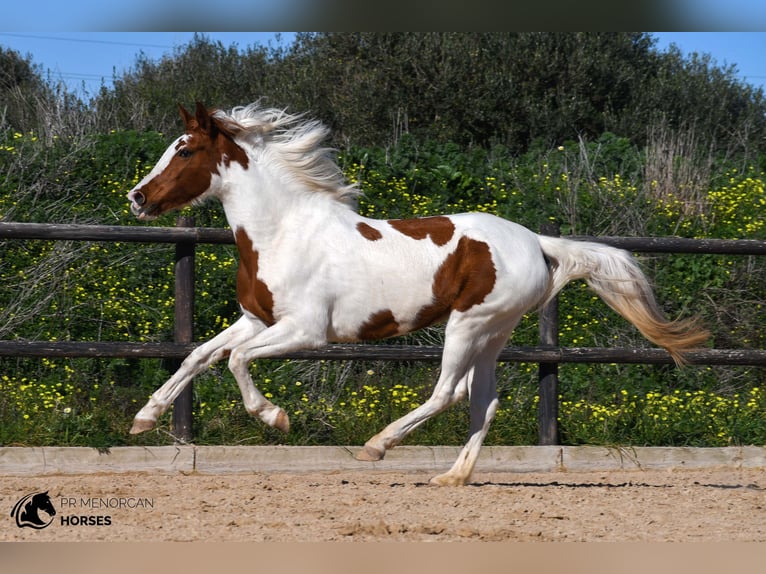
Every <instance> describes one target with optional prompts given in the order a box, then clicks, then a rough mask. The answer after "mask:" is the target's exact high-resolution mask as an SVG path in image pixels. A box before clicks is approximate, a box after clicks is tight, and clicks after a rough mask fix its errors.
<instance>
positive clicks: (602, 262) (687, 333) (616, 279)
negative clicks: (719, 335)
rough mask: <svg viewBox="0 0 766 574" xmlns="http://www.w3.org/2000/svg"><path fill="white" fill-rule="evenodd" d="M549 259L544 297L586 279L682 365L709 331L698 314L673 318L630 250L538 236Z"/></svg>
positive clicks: (604, 298)
mask: <svg viewBox="0 0 766 574" xmlns="http://www.w3.org/2000/svg"><path fill="white" fill-rule="evenodd" d="M539 238H540V246H541V248H542V251H543V253H544V254H545V256H546V257H547V258H548V260H549V261H550V267H551V280H550V284H549V287H548V292H547V293H546V296H545V299H544V302H547V301H549V300H550V299H552V298H553V297H554V296H555V295H556V294H557V293H558V292H559V291H560V290H561V289H562V288H563V287H564V286H565V285H566V284H567V283H569V282H570V281H573V280H575V279H584V280H585V282H586V283H587V284H588V286H589V287H590V288H591V289H593V291H595V292H596V294H597V295H598V296H599V297H601V299H603V300H604V302H605V303H606V304H607V305H609V306H610V307H611V308H612V309H614V310H615V311H616V312H617V313H619V314H620V315H622V316H623V317H624V318H625V319H627V320H628V321H630V322H631V323H632V324H633V325H635V327H636V328H637V329H638V330H639V331H640V332H641V334H642V335H643V336H644V337H646V338H647V339H648V340H649V341H651V342H652V343H654V344H656V345H659V346H660V347H664V348H665V350H667V351H668V353H670V356H671V357H673V360H674V361H675V362H676V364H677V365H683V364H685V363H686V361H685V359H684V356H683V354H684V352H686V351H688V350H690V349H693V348H697V347H699V346H700V345H701V344H703V343H704V342H705V341H707V340H708V338H709V337H710V333H709V332H708V331H706V330H705V329H703V328H701V327H700V326H699V325H698V321H697V320H696V319H682V320H676V321H669V320H668V319H666V318H665V316H664V314H663V312H662V311H661V309H660V307H659V305H658V304H657V301H656V299H655V297H654V293H653V291H652V287H651V285H650V284H649V280H648V279H647V278H646V276H645V275H644V273H643V272H642V271H641V268H640V267H639V265H638V263H637V261H636V259H635V258H634V257H633V256H632V255H631V254H630V253H628V252H627V251H623V250H622V249H617V248H614V247H610V246H608V245H604V244H601V243H592V242H584V241H573V240H568V239H563V238H557V237H547V236H544V235H541V236H539Z"/></svg>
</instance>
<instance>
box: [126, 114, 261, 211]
mask: <svg viewBox="0 0 766 574" xmlns="http://www.w3.org/2000/svg"><path fill="white" fill-rule="evenodd" d="M178 108H179V110H180V112H181V118H182V119H183V122H184V127H185V130H186V131H185V133H184V135H182V136H181V137H179V138H178V139H177V140H176V141H175V144H174V145H171V146H170V147H169V148H168V149H167V151H166V152H165V153H164V154H163V156H162V157H161V158H160V160H159V161H158V162H157V165H155V166H154V169H152V171H151V172H149V174H148V175H147V176H146V177H144V179H142V180H141V181H140V182H139V183H138V185H136V187H134V188H133V189H132V190H131V191H130V192H129V193H128V200H130V209H131V211H132V212H133V215H135V216H136V217H138V218H139V219H144V220H149V219H154V218H156V217H158V216H160V215H162V214H163V213H166V212H168V211H171V210H173V209H179V208H181V207H184V206H186V205H188V204H190V203H192V202H194V201H195V200H202V199H203V198H204V196H205V195H207V194H210V193H214V192H215V190H216V189H217V187H218V186H219V185H220V177H218V176H219V174H220V171H219V169H218V166H219V165H221V164H222V163H225V164H226V165H227V166H228V165H229V164H230V162H232V161H234V162H237V163H239V164H240V165H241V166H242V168H243V169H247V166H248V157H247V154H246V153H245V152H244V150H243V149H242V148H241V147H240V146H238V145H237V144H236V143H235V142H234V137H233V134H232V133H231V132H230V131H229V130H228V129H227V128H226V126H224V125H223V124H222V123H221V122H219V121H218V120H216V119H215V117H214V116H213V113H212V112H209V111H208V110H207V109H205V106H203V105H202V104H200V103H197V108H196V110H195V115H194V116H192V115H191V114H190V113H189V112H187V111H186V110H185V109H184V108H183V106H181V105H180V104H179V106H178ZM216 180H217V181H216Z"/></svg>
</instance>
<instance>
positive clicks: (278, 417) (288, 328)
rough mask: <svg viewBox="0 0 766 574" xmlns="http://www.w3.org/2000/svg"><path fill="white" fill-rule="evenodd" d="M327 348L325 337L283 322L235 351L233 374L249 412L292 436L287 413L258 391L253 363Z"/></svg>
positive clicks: (230, 361)
mask: <svg viewBox="0 0 766 574" xmlns="http://www.w3.org/2000/svg"><path fill="white" fill-rule="evenodd" d="M298 324H300V323H298ZM325 344H326V339H325V338H324V337H320V336H315V335H311V334H310V333H309V332H307V331H306V330H304V329H301V328H300V327H297V326H296V323H295V322H291V321H288V320H282V321H280V322H278V323H275V324H274V325H272V326H271V327H269V328H268V329H266V330H264V331H262V332H260V333H259V334H258V336H257V337H255V338H254V339H251V340H248V341H247V342H245V343H243V344H242V345H240V346H238V347H236V348H234V349H232V351H231V354H230V355H229V370H230V371H231V372H232V374H233V375H234V378H235V379H236V380H237V384H238V385H239V390H240V392H241V393H242V401H243V403H244V405H245V410H246V411H247V412H248V413H250V414H251V415H253V416H257V417H258V418H259V419H261V420H262V421H263V422H264V423H266V424H267V425H269V426H270V427H273V428H276V429H278V430H281V431H282V432H285V433H286V432H288V431H289V430H290V418H289V417H288V415H287V413H286V412H285V410H284V409H282V408H281V407H278V406H277V405H275V404H273V403H272V402H271V401H269V400H268V399H267V398H266V397H264V396H263V394H262V393H261V392H260V391H259V390H258V389H257V388H256V386H255V384H254V383H253V379H252V377H251V376H250V363H251V362H252V361H254V360H256V359H263V358H267V357H273V356H277V355H283V354H285V353H291V352H293V351H299V350H303V349H311V348H317V347H321V346H324V345H325Z"/></svg>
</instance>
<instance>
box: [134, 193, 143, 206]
mask: <svg viewBox="0 0 766 574" xmlns="http://www.w3.org/2000/svg"><path fill="white" fill-rule="evenodd" d="M133 201H135V202H136V204H138V205H143V204H144V203H146V196H145V195H144V194H143V193H141V192H140V191H137V192H136V193H135V194H134V195H133Z"/></svg>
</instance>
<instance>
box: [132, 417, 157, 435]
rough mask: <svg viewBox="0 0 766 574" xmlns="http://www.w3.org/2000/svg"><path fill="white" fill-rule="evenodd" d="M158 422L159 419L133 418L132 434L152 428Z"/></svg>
mask: <svg viewBox="0 0 766 574" xmlns="http://www.w3.org/2000/svg"><path fill="white" fill-rule="evenodd" d="M156 424H157V421H151V420H149V419H138V418H136V419H133V426H132V427H130V434H138V433H142V432H144V431H148V430H152V429H153V428H154V427H155V425H156Z"/></svg>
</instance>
